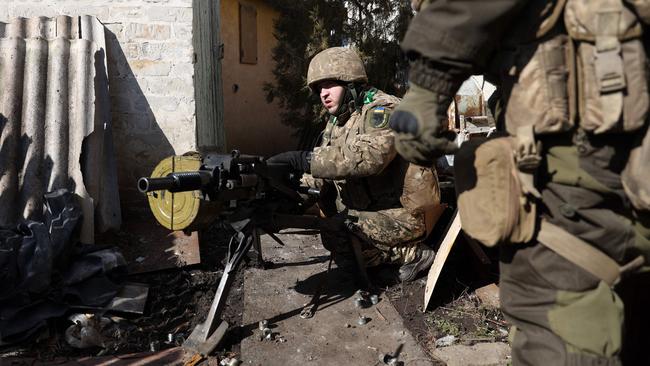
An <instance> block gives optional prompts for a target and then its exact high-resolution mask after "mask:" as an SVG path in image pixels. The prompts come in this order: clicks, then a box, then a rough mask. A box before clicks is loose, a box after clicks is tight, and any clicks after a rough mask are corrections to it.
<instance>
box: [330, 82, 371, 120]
mask: <svg viewBox="0 0 650 366" xmlns="http://www.w3.org/2000/svg"><path fill="white" fill-rule="evenodd" d="M357 87H358V86H357V85H356V84H354V83H347V84H346V85H345V94H344V96H343V100H342V101H341V105H339V108H338V110H337V111H336V112H335V113H334V115H335V116H336V117H337V119H336V121H337V123H338V124H339V125H343V124H345V122H347V121H348V119H349V118H350V116H351V115H352V113H354V112H355V111H357V112H361V108H362V107H363V94H364V93H361V94H359V91H358V90H357Z"/></svg>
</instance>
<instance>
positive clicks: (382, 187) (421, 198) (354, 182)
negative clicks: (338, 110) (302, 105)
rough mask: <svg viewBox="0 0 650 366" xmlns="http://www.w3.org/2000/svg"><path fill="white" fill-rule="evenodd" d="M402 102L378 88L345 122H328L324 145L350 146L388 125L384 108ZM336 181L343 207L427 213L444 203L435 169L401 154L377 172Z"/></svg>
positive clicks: (322, 144) (339, 199) (391, 107)
mask: <svg viewBox="0 0 650 366" xmlns="http://www.w3.org/2000/svg"><path fill="white" fill-rule="evenodd" d="M399 101H400V100H399V98H396V97H393V96H390V95H388V94H385V93H383V92H381V91H377V92H376V94H373V95H372V96H371V97H370V98H368V100H366V102H365V104H364V105H363V107H362V109H361V111H360V112H355V113H354V114H353V115H352V116H351V117H350V119H349V120H348V121H347V122H346V123H345V125H343V126H338V125H337V124H334V123H330V124H328V126H327V127H326V129H325V131H324V134H323V142H322V143H321V146H327V145H332V146H346V145H347V144H348V143H349V141H350V140H351V139H353V138H354V137H355V136H357V135H361V134H366V133H369V132H370V131H369V129H372V128H379V129H384V128H388V116H389V114H385V113H384V109H386V110H391V109H393V108H394V107H395V106H396V105H397V104H398V103H399ZM334 183H335V185H336V187H337V191H338V196H339V197H338V201H339V206H340V205H341V204H342V205H343V207H339V210H341V209H344V208H350V209H355V210H362V211H364V210H365V211H379V210H385V209H393V208H400V207H403V208H406V209H408V210H410V211H411V212H413V213H416V212H424V213H425V216H426V214H427V212H428V211H427V210H430V209H432V208H433V207H436V206H438V205H439V204H440V190H439V187H438V177H437V175H436V173H435V170H434V169H432V168H424V167H420V166H417V165H414V164H410V163H408V162H407V161H406V160H404V159H403V158H401V157H400V156H399V155H398V156H396V157H395V158H394V159H393V160H392V161H391V162H390V164H389V165H388V166H387V167H386V168H385V169H384V170H383V171H382V172H381V173H379V174H377V175H374V176H370V177H363V178H348V179H345V180H340V181H335V182H334Z"/></svg>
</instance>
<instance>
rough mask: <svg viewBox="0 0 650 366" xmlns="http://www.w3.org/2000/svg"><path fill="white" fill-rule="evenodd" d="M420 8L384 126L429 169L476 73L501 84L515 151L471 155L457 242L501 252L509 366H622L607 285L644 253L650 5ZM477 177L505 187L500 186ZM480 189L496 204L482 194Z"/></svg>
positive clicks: (562, 2)
mask: <svg viewBox="0 0 650 366" xmlns="http://www.w3.org/2000/svg"><path fill="white" fill-rule="evenodd" d="M414 3H415V4H416V6H417V3H419V1H414ZM421 6H422V8H421V9H420V10H421V11H420V13H419V14H418V15H417V16H416V17H415V18H414V20H413V21H412V23H411V25H410V27H409V30H408V32H407V34H406V37H405V39H404V41H403V43H402V47H403V49H404V51H405V52H406V53H407V55H408V56H409V57H410V58H411V60H412V65H411V73H410V80H411V83H412V88H411V90H410V92H409V93H408V94H407V96H406V97H405V98H404V101H403V103H402V104H401V105H400V107H399V108H398V110H396V111H395V113H394V114H393V116H392V118H391V122H390V125H391V127H392V128H393V129H395V130H396V131H397V132H399V133H398V140H397V149H398V151H399V152H400V154H401V155H402V156H404V157H405V158H407V159H408V160H410V161H414V162H418V163H420V164H426V163H430V162H431V161H432V160H433V159H434V158H435V157H436V156H440V155H441V154H445V153H451V152H453V151H454V150H455V149H456V148H455V146H454V144H453V143H452V136H449V135H448V134H447V132H445V131H444V126H445V123H442V122H443V121H444V120H445V113H444V112H445V111H446V108H447V106H448V105H449V102H450V101H451V98H452V95H453V94H454V92H455V91H456V90H457V88H458V87H459V86H460V84H461V82H462V81H463V80H464V79H465V78H467V77H468V76H469V75H470V74H471V73H486V74H493V75H495V76H496V80H495V81H496V83H497V84H498V86H499V87H500V88H501V91H502V93H503V99H502V103H501V109H502V113H501V115H500V118H501V119H502V120H501V123H502V125H501V126H502V127H505V130H506V131H507V132H508V133H509V135H510V136H512V137H510V138H501V139H492V140H488V141H487V142H485V143H483V144H482V145H479V144H476V143H472V144H468V145H464V147H463V149H461V151H460V152H459V154H457V156H456V161H455V162H456V167H455V168H456V181H457V189H458V192H457V193H458V194H459V208H460V213H461V219H462V222H463V228H464V229H465V230H466V231H468V232H470V231H471V232H472V233H470V235H473V236H477V237H480V238H481V239H482V241H483V242H484V243H486V244H489V245H493V244H507V245H504V246H502V254H501V281H500V287H501V302H502V310H503V312H504V313H505V315H506V317H507V319H508V320H509V321H510V322H511V323H512V324H513V325H514V326H513V329H512V332H511V337H512V338H511V341H512V346H513V350H512V358H513V363H514V364H515V365H522V364H525V365H596V364H597V365H615V364H619V363H620V360H619V358H618V357H619V355H620V351H621V346H622V336H621V327H622V323H623V304H622V301H621V299H620V298H619V297H618V296H617V294H616V293H615V292H614V291H613V290H612V285H613V283H614V282H615V281H617V280H618V275H619V270H620V268H619V267H618V265H619V264H624V263H630V262H631V265H629V266H626V267H625V268H623V271H622V272H625V270H629V269H631V268H634V267H635V266H636V267H638V266H639V265H640V264H641V263H643V260H644V258H646V262H647V258H649V257H648V254H649V253H650V220H649V215H648V209H649V208H650V195H649V193H650V180H648V174H649V173H648V171H649V169H648V161H650V160H648V159H650V135H648V132H647V130H648V123H647V117H648V105H649V103H648V88H647V75H646V69H645V64H646V55H645V50H644V47H643V44H642V42H641V39H642V32H643V27H642V24H641V22H648V20H650V17H649V15H650V11H649V10H650V3H649V2H644V1H632V0H630V1H625V2H622V1H621V0H599V1H593V0H592V1H587V0H558V1H518V0H499V1H460V0H459V1H424V2H422V5H421ZM507 144H511V145H510V146H511V147H510V148H506V149H505V150H504V149H501V150H499V147H503V146H508V145H507ZM540 145H541V148H540ZM465 146H467V147H465ZM497 151H501V153H496V152H497ZM504 157H505V158H504ZM490 163H495V165H494V166H492V167H491V166H490V165H489V164H490ZM463 164H464V165H463ZM500 167H503V168H505V169H504V170H502V171H501V172H502V173H503V174H501V176H498V175H497V174H495V173H494V170H498V169H499V168H500ZM510 167H512V168H513V169H512V170H509V169H510ZM515 169H516V170H515ZM513 172H516V174H512V173H513ZM497 173H498V172H497ZM482 174H486V175H487V176H491V177H495V179H497V180H499V179H500V180H501V181H502V182H503V183H504V184H502V185H501V186H500V187H496V186H494V185H492V186H490V184H488V183H489V182H488V183H486V182H485V179H484V177H483V176H482ZM534 175H535V176H536V177H535V178H536V180H534V179H533V176H534ZM505 183H507V184H505ZM486 187H487V188H491V189H492V190H491V191H490V192H487V191H485V192H483V193H489V194H483V195H482V196H481V195H475V193H476V192H477V191H480V189H483V188H486ZM519 187H521V188H519ZM515 188H516V189H515ZM490 195H493V196H494V197H502V198H503V200H490V197H489V196H490ZM467 197H473V198H481V197H483V198H484V199H483V200H481V199H479V200H477V202H475V203H473V204H472V202H471V200H468V199H467ZM504 202H508V203H510V202H512V203H513V206H508V205H505V204H504ZM481 204H482V205H481ZM535 207H536V210H537V213H535ZM500 208H502V209H500ZM500 228H504V229H503V230H499V229H500Z"/></svg>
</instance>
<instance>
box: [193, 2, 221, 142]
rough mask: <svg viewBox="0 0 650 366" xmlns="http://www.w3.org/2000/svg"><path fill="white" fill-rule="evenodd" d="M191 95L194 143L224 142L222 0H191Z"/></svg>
mask: <svg viewBox="0 0 650 366" xmlns="http://www.w3.org/2000/svg"><path fill="white" fill-rule="evenodd" d="M192 8H193V15H194V17H193V20H192V30H193V32H192V38H193V46H194V55H195V64H194V99H195V105H196V145H197V146H198V148H199V150H200V151H205V150H211V151H222V150H223V149H224V148H225V146H226V137H225V136H226V132H225V127H224V121H223V85H222V79H221V54H220V47H221V34H220V16H221V1H213V0H193V2H192Z"/></svg>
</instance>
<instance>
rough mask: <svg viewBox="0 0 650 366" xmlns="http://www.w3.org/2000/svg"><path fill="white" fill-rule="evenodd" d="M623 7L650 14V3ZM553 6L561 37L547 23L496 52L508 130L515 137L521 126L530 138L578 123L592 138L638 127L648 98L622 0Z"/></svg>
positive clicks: (637, 30)
mask: <svg viewBox="0 0 650 366" xmlns="http://www.w3.org/2000/svg"><path fill="white" fill-rule="evenodd" d="M629 3H632V5H633V6H635V7H636V8H635V9H636V10H637V12H638V13H639V14H641V13H643V12H646V13H650V10H649V8H650V5H649V3H650V1H647V0H645V1H641V0H639V1H629ZM635 3H636V4H635ZM557 6H564V26H565V28H566V34H565V31H564V30H562V29H561V28H558V26H550V25H549V24H545V28H544V29H540V31H539V32H538V34H537V40H536V41H533V42H531V43H528V44H524V45H518V46H516V47H513V48H512V49H511V50H510V51H504V52H503V54H502V55H501V56H502V57H503V60H502V66H501V74H502V79H503V80H502V86H503V91H504V96H505V100H507V101H508V105H507V110H506V115H505V117H506V129H507V130H508V132H509V133H510V134H512V135H516V130H517V129H518V128H519V127H521V126H522V125H533V126H534V130H535V134H547V133H555V132H562V131H567V130H570V129H571V128H572V127H573V126H574V124H575V121H576V119H577V120H579V121H580V122H579V123H580V127H581V128H583V129H584V130H585V131H589V132H592V133H595V134H600V133H607V132H632V131H636V130H638V129H639V128H641V127H643V126H644V125H645V121H646V117H647V116H648V109H649V106H650V101H649V95H648V86H647V73H646V69H645V64H646V54H645V50H644V47H643V43H642V41H641V36H642V32H643V30H642V26H641V24H640V22H639V15H637V14H636V13H635V12H634V11H633V10H630V8H628V7H627V6H625V5H624V4H623V1H622V0H565V1H558V5H557ZM553 13H554V14H557V13H558V12H553ZM646 15H650V14H646ZM553 20H555V21H557V20H559V17H557V18H553Z"/></svg>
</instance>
